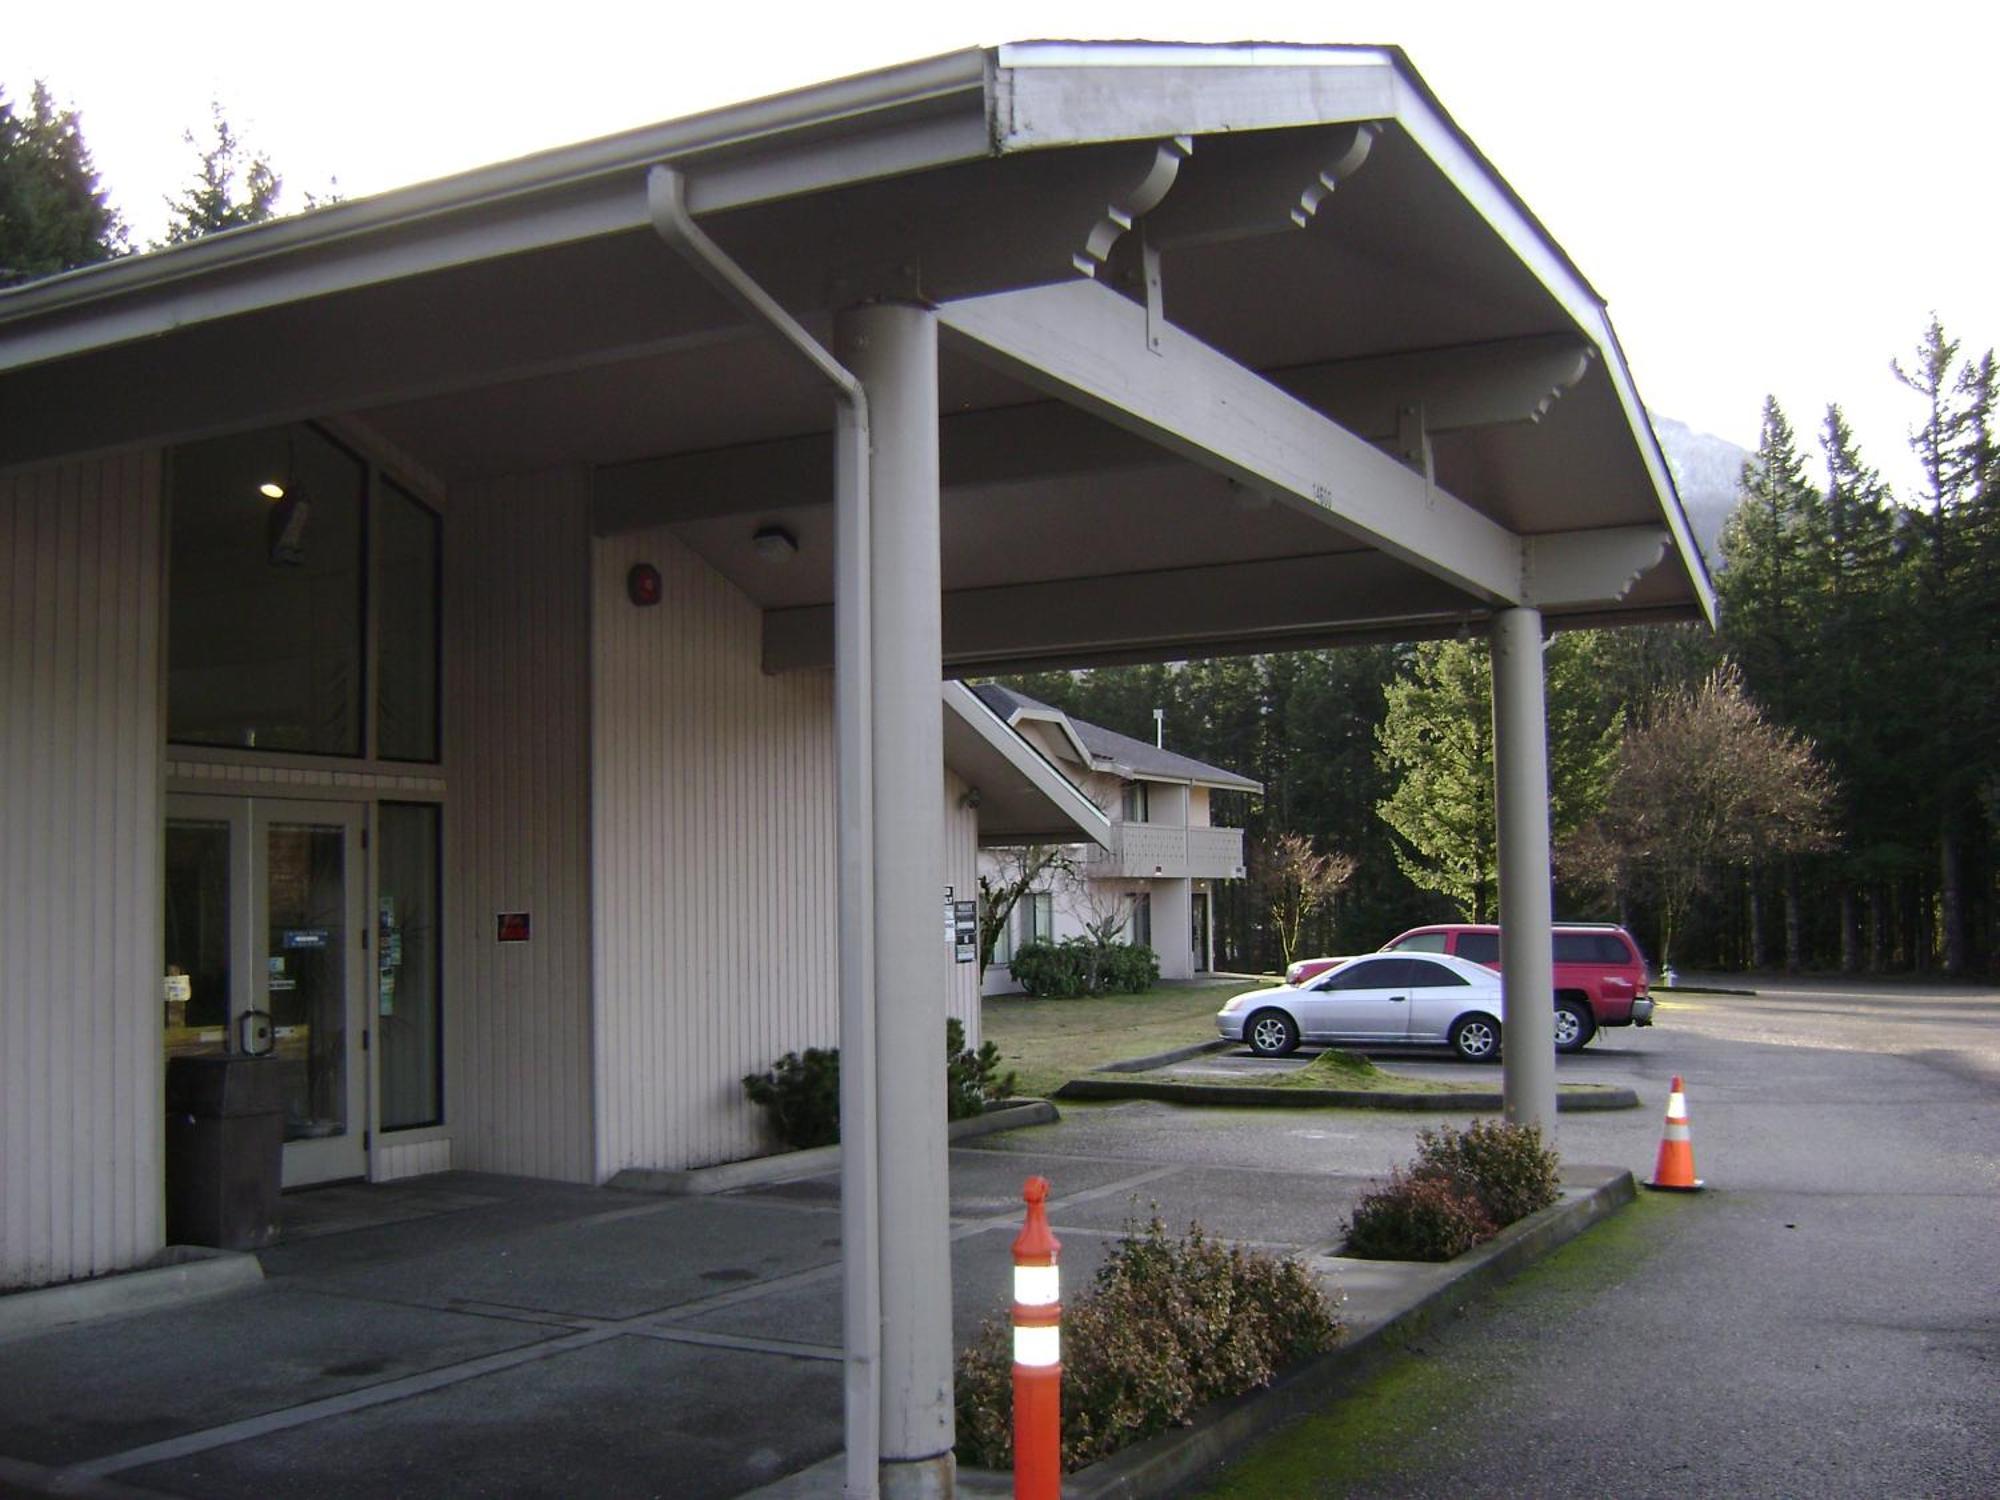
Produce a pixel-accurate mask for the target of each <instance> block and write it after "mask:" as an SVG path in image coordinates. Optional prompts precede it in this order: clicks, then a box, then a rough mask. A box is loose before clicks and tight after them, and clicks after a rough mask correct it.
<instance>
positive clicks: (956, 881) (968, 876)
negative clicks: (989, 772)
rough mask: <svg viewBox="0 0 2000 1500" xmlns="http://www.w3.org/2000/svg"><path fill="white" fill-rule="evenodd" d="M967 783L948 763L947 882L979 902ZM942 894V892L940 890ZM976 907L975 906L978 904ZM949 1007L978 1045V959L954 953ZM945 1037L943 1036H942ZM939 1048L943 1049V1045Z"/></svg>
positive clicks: (975, 823)
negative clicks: (967, 960) (966, 959)
mask: <svg viewBox="0 0 2000 1500" xmlns="http://www.w3.org/2000/svg"><path fill="white" fill-rule="evenodd" d="M967 786H968V783H967V782H965V781H964V780H962V779H961V778H960V777H959V776H958V775H957V773H955V772H954V771H953V770H952V769H951V768H950V767H949V766H947V767H946V768H945V773H944V883H945V884H946V885H948V886H950V887H951V890H952V898H953V899H954V900H957V901H972V902H977V901H978V899H979V814H978V813H977V812H975V811H973V810H972V809H971V808H968V807H966V806H965V805H964V803H963V802H962V801H961V800H960V799H961V798H963V797H964V796H965V793H966V790H967ZM938 894H939V897H940V898H942V896H943V894H944V893H943V892H942V891H940V892H939V893H938ZM975 910H976V908H975ZM943 918H944V911H943V907H942V904H940V906H939V910H938V919H939V920H938V934H939V936H940V937H942V936H943V934H944V922H943ZM945 1007H946V1009H947V1011H948V1012H949V1013H950V1014H951V1015H954V1016H957V1017H958V1019H959V1020H960V1021H962V1022H963V1023H964V1024H965V1041H966V1045H967V1046H970V1047H977V1046H978V1045H979V1043H980V1041H981V1040H982V1038H983V1035H984V1033H983V1032H982V1031H981V1030H980V1026H979V960H978V959H977V958H975V959H973V961H972V962H971V963H969V964H962V963H959V962H958V960H957V958H956V956H955V953H954V956H953V958H952V962H951V974H950V980H949V987H948V989H947V990H946V993H945ZM940 1025H942V1023H940ZM940 1041H942V1038H940ZM940 1050H942V1049H941V1048H940Z"/></svg>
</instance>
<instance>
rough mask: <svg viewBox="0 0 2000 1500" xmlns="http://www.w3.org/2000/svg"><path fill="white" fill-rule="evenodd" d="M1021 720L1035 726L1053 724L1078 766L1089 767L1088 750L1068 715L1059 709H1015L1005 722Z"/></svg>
mask: <svg viewBox="0 0 2000 1500" xmlns="http://www.w3.org/2000/svg"><path fill="white" fill-rule="evenodd" d="M1023 719H1026V720H1030V721H1032V722H1033V723H1036V724H1053V725H1054V726H1055V727H1056V728H1058V729H1060V730H1061V731H1062V735H1063V738H1064V739H1065V740H1067V741H1069V745H1070V748H1071V749H1073V750H1074V751H1076V763H1077V764H1078V765H1080V766H1088V765H1090V763H1091V762H1090V750H1089V748H1088V747H1087V746H1085V744H1084V743H1083V740H1082V739H1081V738H1080V737H1079V736H1078V735H1077V732H1076V726H1075V725H1074V724H1072V723H1070V721H1069V715H1068V714H1066V713H1064V712H1063V711H1062V710H1061V709H1059V708H1017V709H1015V710H1014V712H1013V713H1012V714H1010V715H1009V716H1008V719H1007V722H1008V723H1009V724H1010V725H1011V724H1018V723H1020V722H1021V721H1022V720H1023Z"/></svg>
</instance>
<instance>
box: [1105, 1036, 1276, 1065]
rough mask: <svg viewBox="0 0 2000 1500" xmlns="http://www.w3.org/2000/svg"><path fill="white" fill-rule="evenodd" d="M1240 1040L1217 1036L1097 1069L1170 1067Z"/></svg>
mask: <svg viewBox="0 0 2000 1500" xmlns="http://www.w3.org/2000/svg"><path fill="white" fill-rule="evenodd" d="M1242 1045H1243V1044H1242V1043H1241V1042H1232V1041H1230V1040H1229V1039H1228V1038H1227V1037H1217V1038H1216V1039H1215V1040H1214V1041H1212V1042H1196V1043H1195V1044H1194V1045H1193V1046H1192V1047H1176V1048H1174V1050H1173V1051H1171V1052H1155V1053H1154V1054H1153V1055H1152V1056H1151V1057H1128V1058H1127V1059H1125V1061H1123V1062H1111V1063H1106V1064H1104V1066H1102V1067H1101V1068H1099V1069H1098V1070H1097V1071H1098V1072H1100V1073H1149V1072H1151V1071H1152V1070H1153V1069H1154V1068H1166V1067H1171V1066H1172V1065H1173V1064H1175V1063H1177V1062H1186V1061H1187V1060H1188V1059H1189V1058H1191V1057H1206V1056H1208V1054H1209V1053H1211V1052H1221V1051H1223V1050H1224V1049H1225V1048H1228V1047H1240V1046H1242Z"/></svg>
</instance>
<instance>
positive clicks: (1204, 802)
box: [1187, 786, 1212, 828]
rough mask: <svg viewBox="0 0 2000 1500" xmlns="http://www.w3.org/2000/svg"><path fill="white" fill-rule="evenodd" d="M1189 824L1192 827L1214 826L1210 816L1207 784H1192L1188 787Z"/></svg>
mask: <svg viewBox="0 0 2000 1500" xmlns="http://www.w3.org/2000/svg"><path fill="white" fill-rule="evenodd" d="M1187 825H1188V827H1190V828H1207V827H1210V826H1212V825H1211V824H1210V822H1209V817H1208V788H1207V787H1205V786H1191V787H1189V788H1188V814H1187Z"/></svg>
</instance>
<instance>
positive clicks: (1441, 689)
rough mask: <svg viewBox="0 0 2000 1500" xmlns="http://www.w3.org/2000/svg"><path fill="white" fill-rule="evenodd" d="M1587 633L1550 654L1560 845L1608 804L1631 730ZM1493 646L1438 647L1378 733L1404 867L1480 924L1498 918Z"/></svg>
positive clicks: (1552, 646) (1553, 808) (1553, 788)
mask: <svg viewBox="0 0 2000 1500" xmlns="http://www.w3.org/2000/svg"><path fill="white" fill-rule="evenodd" d="M1591 650H1592V642H1591V641H1590V640H1589V638H1588V637H1587V636H1580V635H1569V634H1565V635H1558V636H1556V637H1555V638H1554V639H1553V640H1551V641H1550V642H1549V643H1548V646H1547V647H1546V648H1545V650H1544V651H1543V653H1542V664H1543V672H1544V698H1545V700H1546V703H1547V712H1548V767H1549V832H1550V837H1551V838H1552V839H1554V840H1556V841H1560V840H1562V839H1563V838H1565V837H1567V836H1568V835H1569V834H1570V833H1571V832H1572V831H1573V830H1575V829H1576V828H1577V827H1578V826H1579V825H1580V824H1581V823H1582V822H1583V821H1584V820H1585V819H1587V818H1589V817H1590V816H1591V815H1592V814H1594V813H1595V812H1596V811H1597V810H1598V809H1599V808H1600V807H1601V806H1602V805H1603V800H1604V790H1605V784H1606V780H1607V778H1608V777H1609V775H1610V771H1611V766H1612V764H1613V761H1614V759H1615V757H1616V755H1617V752H1618V741H1619V737H1620V735H1621V734H1622V732H1623V730H1624V715H1623V712H1622V710H1613V711H1612V712H1611V713H1610V714H1609V715H1608V716H1607V715H1606V714H1605V713H1604V711H1603V708H1602V704H1601V700H1600V697H1599V694H1598V690H1597V683H1596V680H1595V677H1594V675H1593V673H1592V670H1591ZM1490 664H1491V651H1490V649H1489V647H1488V646H1487V644H1486V642H1485V641H1483V640H1482V641H1433V642H1428V643H1426V644H1424V645H1422V646H1419V647H1418V648H1417V649H1416V652H1415V655H1414V658H1413V660H1412V663H1411V670H1410V672H1409V674H1408V675H1407V676H1402V677H1398V678H1397V679H1396V681H1394V682H1393V683H1391V684H1390V685H1389V688H1388V692H1387V695H1386V698H1387V707H1386V712H1385V713H1384V715H1383V718H1382V724H1381V728H1380V730H1379V731H1378V740H1379V743H1380V747H1381V755H1382V760H1383V763H1384V769H1385V770H1387V771H1389V772H1391V773H1392V774H1393V775H1394V776H1395V778H1396V784H1395V787H1394V789H1393V790H1392V791H1391V792H1390V793H1389V795H1388V796H1387V797H1386V798H1385V799H1383V801H1382V802H1381V803H1380V804H1378V806H1377V809H1376V810H1377V812H1379V813H1380V814H1381V816H1382V818H1383V820H1384V821H1385V822H1386V823H1388V825H1389V826H1390V827H1391V828H1392V829H1394V830H1395V832H1396V833H1397V835H1398V836H1399V837H1400V839H1401V843H1400V844H1399V845H1398V846H1397V849H1396V859H1397V863H1398V864H1399V865H1400V866H1401V868H1402V871H1403V873H1404V874H1405V875H1407V876H1408V877H1409V878H1410V879H1411V880H1412V881H1414V882H1415V883H1416V884H1417V885H1420V886H1422V887H1424V888H1425V889H1427V890H1434V891H1437V892H1439V893H1441V894H1443V895H1445V896H1446V897H1448V898H1449V899H1450V900H1451V901H1452V902H1453V904H1454V905H1456V906H1457V908H1458V909H1459V911H1460V913H1461V914H1463V915H1464V916H1465V917H1466V918H1467V919H1468V920H1470V921H1474V922H1483V921H1490V920H1492V919H1493V917H1494V915H1495V914H1496V913H1497V911H1498V905H1499V903H1498V897H1499V845H1498V836H1497V830H1496V827H1495V821H1494V803H1493V686H1492V673H1491V665H1490Z"/></svg>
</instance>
